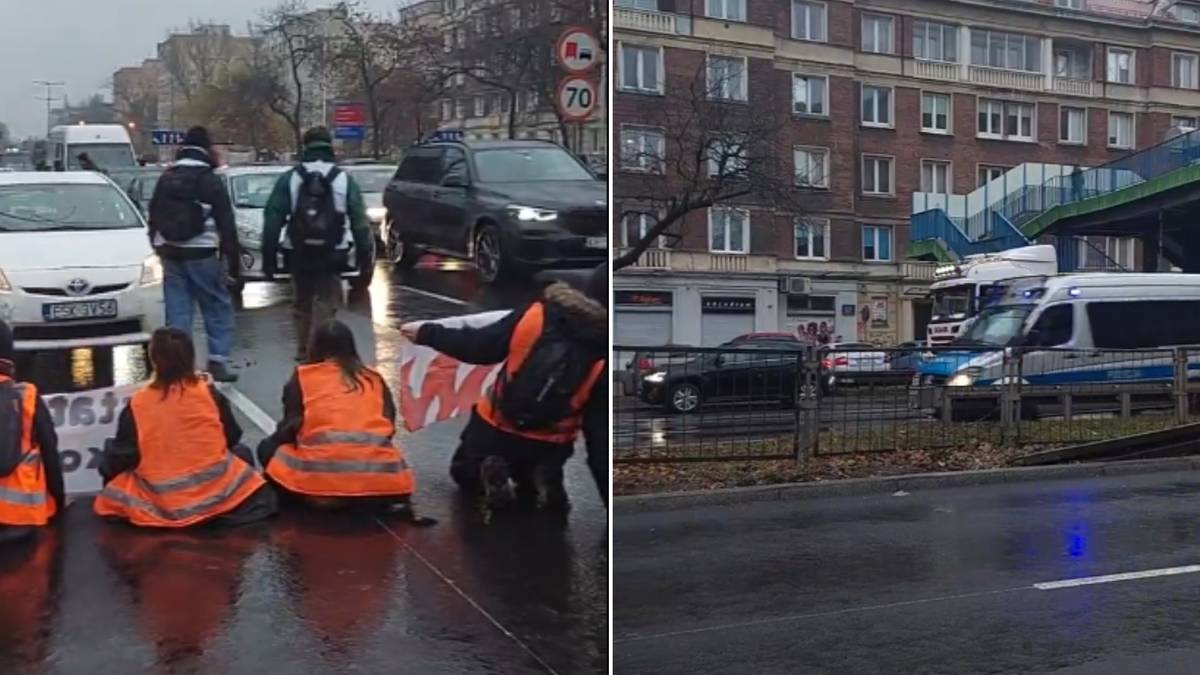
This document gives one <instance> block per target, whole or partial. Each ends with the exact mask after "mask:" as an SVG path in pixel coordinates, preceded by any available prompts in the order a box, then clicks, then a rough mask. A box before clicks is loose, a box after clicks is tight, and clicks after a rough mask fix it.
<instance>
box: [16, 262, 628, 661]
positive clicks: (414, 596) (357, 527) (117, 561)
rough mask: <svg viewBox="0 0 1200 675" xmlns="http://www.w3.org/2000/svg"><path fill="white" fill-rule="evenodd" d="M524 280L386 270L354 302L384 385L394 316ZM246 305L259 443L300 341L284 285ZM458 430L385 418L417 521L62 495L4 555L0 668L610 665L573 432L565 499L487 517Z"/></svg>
mask: <svg viewBox="0 0 1200 675" xmlns="http://www.w3.org/2000/svg"><path fill="white" fill-rule="evenodd" d="M431 293H432V294H435V295H436V296H443V297H441V298H439V297H435V295H430V294H431ZM536 293H537V289H536V287H535V286H524V287H520V288H510V289H506V290H504V291H499V292H497V291H492V290H483V289H479V288H478V287H477V286H476V285H475V284H474V282H473V280H472V279H471V278H470V274H469V272H468V271H460V270H455V269H439V268H437V265H436V264H434V265H431V269H422V270H418V271H416V272H413V273H410V274H409V275H407V276H403V277H402V276H399V275H393V274H392V273H391V272H390V270H386V269H384V268H380V270H379V271H378V273H377V275H376V280H375V283H374V284H373V285H372V287H371V292H370V298H369V300H368V301H367V302H365V303H362V304H360V305H359V306H358V307H357V308H356V309H355V312H354V314H352V315H349V317H348V319H349V320H350V321H351V322H352V326H353V327H354V329H355V332H356V336H357V339H358V341H359V346H360V351H362V352H363V353H364V356H367V354H369V353H370V352H373V357H371V356H367V358H368V359H369V360H372V361H374V362H375V364H376V367H377V368H379V369H380V371H381V372H382V373H383V374H384V375H385V377H387V378H389V379H390V380H391V382H390V383H391V384H393V386H395V377H396V375H397V373H396V372H395V371H396V370H397V366H396V364H397V359H398V356H399V349H400V338H399V335H398V333H397V332H396V331H395V330H394V327H395V326H398V325H399V324H400V323H403V322H405V321H409V320H415V319H428V318H437V317H441V316H447V315H453V314H462V313H469V312H474V311H483V310H488V309H497V308H504V307H514V306H518V305H520V304H522V303H523V302H525V301H527V300H528V299H530V298H531V297H533V296H534V295H536ZM246 304H247V309H246V310H245V311H243V312H241V313H239V316H238V341H237V347H236V348H235V356H234V361H235V364H236V365H237V366H238V367H239V369H240V373H241V381H240V382H239V383H238V384H237V385H236V390H237V391H238V392H240V393H241V394H242V395H244V397H245V398H246V399H248V400H249V402H250V405H242V406H240V407H239V409H238V411H237V413H238V417H239V420H240V421H241V422H242V425H243V427H244V428H245V429H246V439H245V440H246V441H247V442H248V443H249V444H251V445H253V444H254V443H256V442H257V440H258V439H259V438H261V437H262V435H263V434H264V433H265V430H263V429H259V428H257V427H256V426H255V423H254V420H255V418H257V417H259V416H260V415H261V413H265V414H266V415H268V416H272V417H273V416H277V415H278V413H279V412H280V407H281V406H280V400H279V399H280V393H281V388H282V386H283V383H284V382H285V381H286V379H287V377H288V376H289V375H290V373H291V370H292V367H293V365H294V364H293V363H292V360H291V354H292V353H293V345H294V343H293V342H292V338H291V328H290V327H291V324H290V315H289V312H290V306H289V301H288V294H287V291H286V288H283V287H267V286H258V287H256V286H251V287H250V288H248V289H247V303H246ZM197 335H198V343H201V344H202V336H200V335H199V334H197ZM201 358H203V357H201ZM253 408H258V409H259V410H261V413H256V412H254V411H253ZM248 409H250V412H249V413H248V412H247V410H248ZM461 427H462V422H461V421H450V422H446V423H442V424H439V425H435V426H432V427H429V428H426V429H423V430H421V431H420V432H417V433H415V434H408V433H406V432H405V431H403V430H400V431H399V432H398V442H399V444H400V445H401V447H402V448H403V449H404V450H405V452H406V454H407V457H408V460H409V463H410V465H411V466H413V468H414V471H415V474H416V478H417V493H416V497H415V501H416V505H417V507H418V508H419V510H420V511H421V512H422V513H423V514H424V515H428V516H431V517H433V518H436V519H438V520H439V523H438V524H437V525H436V526H434V527H431V528H427V529H421V528H413V527H411V526H410V525H408V524H406V523H403V522H385V521H380V520H376V519H373V518H363V517H350V516H336V515H321V516H318V515H314V514H287V515H284V516H283V517H281V518H279V519H276V520H274V521H271V522H268V523H265V524H262V525H255V526H251V527H248V528H245V529H242V530H238V531H226V532H222V533H219V534H206V533H193V534H163V535H161V536H160V535H159V534H157V533H155V534H147V533H144V532H132V531H130V530H129V529H127V528H123V527H118V526H114V525H110V524H107V523H102V522H99V521H98V520H97V519H96V518H95V517H93V516H92V514H91V510H90V503H89V502H88V501H87V500H84V501H81V502H78V503H76V504H74V505H72V506H71V507H70V508H69V512H68V514H67V516H66V518H65V522H64V523H63V525H62V526H60V527H59V528H58V531H57V535H47V536H46V537H43V539H42V540H41V541H40V542H39V543H38V545H37V546H36V547H29V548H28V549H26V550H22V551H10V552H0V553H3V554H4V555H8V561H7V562H3V560H0V593H3V594H4V597H6V598H8V597H15V596H13V595H10V593H13V594H24V597H23V599H22V601H21V602H9V601H5V602H0V626H11V627H13V628H12V630H5V631H0V673H9V672H20V673H94V672H98V670H97V669H98V668H102V669H103V670H104V671H105V672H114V673H116V672H119V673H221V674H224V673H262V672H280V673H313V674H318V673H320V674H324V673H344V672H361V673H393V672H395V673H400V672H421V673H426V672H428V673H598V672H604V671H605V670H606V668H607V658H608V657H607V654H608V646H607V645H608V612H607V603H608V600H607V598H608V591H607V569H608V553H607V551H608V537H607V525H608V520H607V516H606V513H605V511H604V509H603V507H602V504H601V502H600V500H599V497H598V496H597V493H596V488H595V486H594V483H593V482H592V479H591V476H590V474H589V473H588V471H587V469H586V466H585V465H584V463H583V461H582V459H583V453H582V449H580V451H579V452H578V453H577V455H576V456H575V457H574V458H572V460H571V461H570V462H569V464H568V470H567V481H568V485H567V489H568V492H569V493H570V495H571V497H572V500H573V504H574V509H573V511H572V512H571V513H570V514H569V515H568V516H566V517H562V516H551V515H548V514H506V515H501V516H497V517H495V518H493V519H492V520H491V521H490V522H487V521H485V519H484V517H483V514H482V513H481V512H480V510H479V509H478V507H477V506H476V505H475V504H474V503H471V502H469V501H468V500H465V499H463V498H462V497H461V496H460V495H458V493H457V491H456V490H455V488H454V486H453V484H452V483H451V481H450V479H449V476H448V475H447V473H446V472H447V467H448V464H449V458H450V455H451V453H452V452H453V450H454V448H455V446H456V444H457V440H458V433H459V432H460V430H461ZM8 589H12V590H8Z"/></svg>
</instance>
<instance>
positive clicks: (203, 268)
mask: <svg viewBox="0 0 1200 675" xmlns="http://www.w3.org/2000/svg"><path fill="white" fill-rule="evenodd" d="M162 262H163V301H164V303H165V304H166V311H167V325H168V326H170V327H171V328H178V329H179V330H181V331H183V332H185V333H187V334H188V335H191V334H192V318H193V316H194V314H193V312H192V308H193V305H195V304H199V305H200V314H201V315H202V316H203V317H204V333H205V335H207V336H208V360H209V361H220V362H225V361H228V360H229V353H230V352H231V351H232V350H233V302H232V301H231V300H230V299H229V289H228V288H226V286H225V267H224V265H223V263H222V262H221V260H220V258H218V257H217V256H215V255H214V256H212V257H211V258H202V259H199V260H172V259H170V258H164V259H163V261H162Z"/></svg>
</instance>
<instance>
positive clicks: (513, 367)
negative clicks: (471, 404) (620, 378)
mask: <svg viewBox="0 0 1200 675" xmlns="http://www.w3.org/2000/svg"><path fill="white" fill-rule="evenodd" d="M545 320H546V308H545V306H544V305H543V304H542V303H540V302H535V303H533V304H532V305H530V306H529V309H528V310H526V311H525V315H524V316H522V317H521V320H520V321H518V322H517V327H516V329H515V330H513V334H512V339H511V340H509V343H508V359H507V360H505V362H504V369H505V372H506V373H507V374H508V379H510V380H511V379H512V378H513V375H515V374H516V372H517V371H518V370H520V368H521V364H522V363H525V359H526V358H528V357H529V352H531V351H532V350H533V346H534V345H535V344H537V341H538V338H539V337H541V335H542V327H543V326H544V325H545ZM604 368H605V361H604V359H600V360H599V361H596V363H595V365H593V366H592V370H591V371H590V372H589V373H588V376H587V377H586V378H584V380H583V383H582V384H580V385H579V389H578V390H577V391H576V392H575V395H574V396H572V397H571V414H570V415H568V416H567V417H566V418H565V419H562V420H560V421H559V422H558V423H557V424H555V425H554V426H553V427H551V428H549V429H535V430H524V431H523V430H520V429H517V428H516V427H514V426H513V425H512V424H509V422H508V421H507V420H505V419H504V415H502V414H501V413H500V410H499V409H498V408H497V406H495V405H493V404H492V397H493V396H495V397H497V398H503V396H504V392H503V391H502V390H501V389H500V387H499V380H497V384H496V385H493V387H495V391H494V393H493V392H485V393H484V395H483V398H482V399H480V400H479V403H476V404H475V412H476V413H477V414H478V415H479V416H480V417H482V418H483V420H484V421H485V422H487V423H488V424H490V425H492V426H493V427H496V428H497V429H500V430H502V431H506V432H508V433H510V434H516V435H517V436H523V437H525V438H531V439H533V440H535V441H543V442H546V443H574V442H575V437H576V436H578V435H579V430H580V429H581V428H582V427H583V406H584V405H585V404H586V403H587V399H588V394H589V393H590V392H591V391H592V387H593V386H594V385H595V384H596V380H597V379H598V378H599V377H600V376H601V375H602V374H603V373H604Z"/></svg>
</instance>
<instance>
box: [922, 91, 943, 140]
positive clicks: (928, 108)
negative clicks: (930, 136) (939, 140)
mask: <svg viewBox="0 0 1200 675" xmlns="http://www.w3.org/2000/svg"><path fill="white" fill-rule="evenodd" d="M921 131H927V132H930V133H935V134H948V133H950V95H949V94H932V93H929V92H925V93H922V94H921Z"/></svg>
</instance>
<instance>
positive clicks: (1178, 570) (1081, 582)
mask: <svg viewBox="0 0 1200 675" xmlns="http://www.w3.org/2000/svg"><path fill="white" fill-rule="evenodd" d="M1196 572H1200V565H1184V566H1182V567H1163V568H1161V569H1156V570H1142V571H1141V572H1122V573H1120V574H1105V575H1101V576H1098V577H1080V578H1078V579H1062V580H1059V581H1044V582H1042V583H1040V584H1034V585H1033V587H1034V588H1036V589H1038V590H1039V591H1053V590H1055V589H1059V588H1074V587H1076V586H1090V585H1092V584H1110V583H1112V582H1114V581H1133V580H1136V579H1152V578H1154V577H1169V576H1174V575H1176V574H1195V573H1196Z"/></svg>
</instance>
